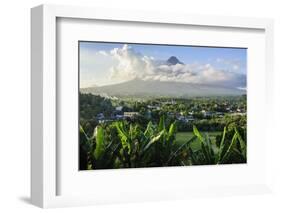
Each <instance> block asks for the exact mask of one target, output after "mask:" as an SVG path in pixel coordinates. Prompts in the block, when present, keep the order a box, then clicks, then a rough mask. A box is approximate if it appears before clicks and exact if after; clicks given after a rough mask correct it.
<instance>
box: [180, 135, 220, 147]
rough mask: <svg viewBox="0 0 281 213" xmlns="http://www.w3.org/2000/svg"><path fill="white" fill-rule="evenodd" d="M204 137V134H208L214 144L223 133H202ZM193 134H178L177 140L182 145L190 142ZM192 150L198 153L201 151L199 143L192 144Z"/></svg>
mask: <svg viewBox="0 0 281 213" xmlns="http://www.w3.org/2000/svg"><path fill="white" fill-rule="evenodd" d="M201 134H202V135H204V134H208V135H209V137H210V139H211V141H212V142H214V141H215V139H216V136H217V135H220V134H221V132H201ZM193 136H194V135H193V132H178V133H177V135H176V140H177V142H178V143H179V144H182V143H184V142H186V141H188V140H190V139H191V138H192V137H193ZM191 148H192V149H193V151H196V150H198V149H200V143H199V141H194V142H193V143H192V144H191Z"/></svg>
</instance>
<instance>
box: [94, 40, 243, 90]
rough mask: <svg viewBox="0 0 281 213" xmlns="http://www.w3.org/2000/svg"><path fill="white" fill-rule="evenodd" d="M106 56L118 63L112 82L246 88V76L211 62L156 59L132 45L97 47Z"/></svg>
mask: <svg viewBox="0 0 281 213" xmlns="http://www.w3.org/2000/svg"><path fill="white" fill-rule="evenodd" d="M99 53H100V54H102V55H103V56H107V57H113V58H114V59H115V60H116V61H117V63H116V65H114V66H112V67H111V68H110V76H109V78H110V80H111V81H114V82H122V81H129V80H133V79H136V78H138V79H141V80H158V81H172V82H185V83H197V84H208V85H214V86H224V87H235V88H245V87H246V76H245V75H244V74H240V73H237V72H233V70H235V69H238V67H237V66H238V65H237V66H235V65H233V66H235V67H234V68H233V67H232V68H233V69H229V70H222V69H216V68H215V67H214V66H212V65H211V64H200V63H193V64H179V63H178V64H169V63H167V62H166V61H160V60H156V59H154V58H153V57H149V56H146V55H143V54H141V53H139V52H137V51H135V50H134V49H133V48H132V47H131V46H129V45H126V44H125V45H124V46H123V47H122V48H114V49H112V50H111V51H108V52H105V51H99Z"/></svg>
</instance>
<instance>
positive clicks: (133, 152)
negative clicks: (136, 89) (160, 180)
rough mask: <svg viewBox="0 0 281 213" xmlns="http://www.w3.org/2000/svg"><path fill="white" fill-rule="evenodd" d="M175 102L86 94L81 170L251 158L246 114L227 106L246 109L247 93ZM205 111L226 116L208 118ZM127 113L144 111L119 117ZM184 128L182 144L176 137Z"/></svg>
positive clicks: (82, 101) (82, 110)
mask: <svg viewBox="0 0 281 213" xmlns="http://www.w3.org/2000/svg"><path fill="white" fill-rule="evenodd" d="M170 102H171V101H170V100H167V99H166V98H160V99H152V100H146V101H133V100H130V99H116V100H111V99H107V98H104V97H101V96H95V95H91V94H80V131H79V139H80V141H79V156H80V161H79V168H80V170H87V169H112V168H140V167H162V166H188V165H215V164H230V163H245V162H246V161H247V138H246V116H245V115H243V116H241V115H232V114H231V113H227V110H226V107H227V108H230V110H235V109H237V108H239V109H242V110H244V112H245V110H246V98H245V97H242V98H241V97H240V98H235V97H234V98H221V99H215V98H214V99H208V98H205V99H200V98H198V99H196V98H194V99H192V100H189V99H184V98H183V99H178V100H177V101H175V102H174V103H170ZM159 103H162V105H160V104H159ZM165 103H167V104H165ZM117 106H122V107H123V111H122V112H120V111H119V112H117V110H116V109H115V107H117ZM148 106H149V107H148ZM158 108H161V109H158ZM202 110H205V111H214V112H216V111H218V112H226V114H225V115H224V116H221V117H219V116H207V117H206V116H204V115H203V113H202V112H201V111H202ZM125 111H131V112H139V114H138V116H135V117H134V118H122V119H117V117H116V115H117V113H120V114H121V115H122V113H123V112H125ZM190 112H192V113H191V114H192V116H193V118H194V120H193V121H189V122H186V121H184V120H180V119H178V118H179V116H186V117H188V116H190V114H189V113H190ZM100 114H102V115H103V116H102V117H103V118H102V119H101V118H100V117H99V116H98V115H100ZM120 114H118V115H120ZM178 132H180V134H181V138H180V142H179V139H177V137H176V136H179V133H178ZM208 132H211V134H208ZM182 133H183V134H182ZM214 133H215V134H214Z"/></svg>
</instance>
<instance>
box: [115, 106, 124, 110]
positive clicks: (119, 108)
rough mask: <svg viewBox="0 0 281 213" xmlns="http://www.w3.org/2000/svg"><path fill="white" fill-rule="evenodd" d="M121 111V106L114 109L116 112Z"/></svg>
mask: <svg viewBox="0 0 281 213" xmlns="http://www.w3.org/2000/svg"><path fill="white" fill-rule="evenodd" d="M122 109H123V106H117V107H115V110H116V111H122Z"/></svg>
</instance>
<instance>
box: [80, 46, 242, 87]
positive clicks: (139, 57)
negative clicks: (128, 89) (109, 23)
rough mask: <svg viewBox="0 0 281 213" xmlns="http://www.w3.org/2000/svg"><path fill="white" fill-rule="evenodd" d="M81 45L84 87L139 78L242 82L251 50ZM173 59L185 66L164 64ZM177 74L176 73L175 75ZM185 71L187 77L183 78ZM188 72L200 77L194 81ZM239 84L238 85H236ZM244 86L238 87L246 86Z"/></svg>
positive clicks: (82, 84) (81, 74)
mask: <svg viewBox="0 0 281 213" xmlns="http://www.w3.org/2000/svg"><path fill="white" fill-rule="evenodd" d="M79 44H80V79H81V80H80V85H81V87H88V86H92V85H106V84H114V83H120V82H123V81H127V80H131V79H133V78H136V77H139V78H143V79H149V80H155V79H160V80H166V81H170V80H171V81H173V80H175V81H181V80H182V81H187V82H190V81H195V83H196V82H198V83H210V82H211V83H214V84H215V83H216V79H214V78H213V77H212V75H215V76H217V79H218V82H217V83H222V82H223V80H224V81H227V82H228V81H231V78H234V79H233V81H238V80H237V79H238V78H237V77H238V76H239V79H240V78H241V76H243V75H245V76H246V67H247V49H244V48H214V47H197V46H196V47H195V46H175V45H151V44H149V45H147V44H124V43H97V42H80V43H79ZM170 56H176V57H177V58H178V59H179V60H180V61H181V62H183V63H184V64H185V66H175V67H167V66H166V65H165V64H163V63H164V61H166V60H167V59H168V58H169V57H170ZM208 70H209V71H208ZM173 72H175V73H176V74H174V76H171V74H170V73H173ZM184 72H186V74H183V75H181V76H179V73H181V74H182V73H184ZM188 72H190V73H192V74H193V75H192V76H194V74H196V75H198V77H197V78H191V77H189V76H191V75H188ZM160 75H161V76H162V77H161V76H160ZM165 75H166V78H165ZM208 75H210V79H208ZM227 82H225V83H227ZM238 83H239V82H235V85H236V84H237V85H238ZM244 84H245V83H244V82H243V83H241V85H238V86H241V87H244V86H246V85H244Z"/></svg>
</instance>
